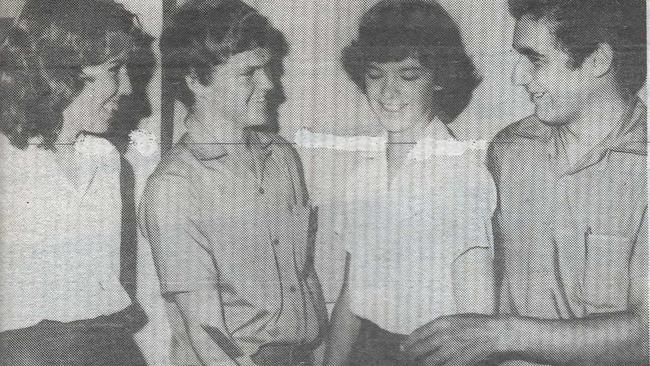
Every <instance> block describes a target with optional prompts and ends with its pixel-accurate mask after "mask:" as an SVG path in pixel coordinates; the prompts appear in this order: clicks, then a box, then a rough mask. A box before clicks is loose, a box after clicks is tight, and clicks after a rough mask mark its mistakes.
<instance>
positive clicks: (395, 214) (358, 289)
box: [326, 0, 496, 366]
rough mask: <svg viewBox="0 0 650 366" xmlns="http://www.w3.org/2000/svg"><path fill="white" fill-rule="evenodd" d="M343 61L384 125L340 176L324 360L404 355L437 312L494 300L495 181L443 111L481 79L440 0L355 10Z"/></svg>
mask: <svg viewBox="0 0 650 366" xmlns="http://www.w3.org/2000/svg"><path fill="white" fill-rule="evenodd" d="M343 65H344V67H345V69H346V71H347V72H348V75H349V76H350V78H351V79H352V80H353V81H354V82H355V84H356V85H357V86H358V87H359V89H360V90H361V91H362V92H363V93H364V94H365V96H366V98H367V100H368V103H369V104H370V107H371V108H372V110H373V112H374V114H375V115H376V117H377V121H378V123H379V124H380V125H381V127H382V129H383V130H384V138H383V142H384V144H383V148H382V149H380V151H377V152H376V153H373V154H369V156H367V157H363V158H362V159H361V162H360V165H359V167H358V171H357V173H356V174H353V175H352V177H353V179H352V180H351V181H350V182H349V183H348V184H347V185H346V197H345V204H344V214H343V215H341V217H343V218H344V219H343V220H341V221H342V222H341V224H339V225H337V226H338V233H339V235H340V238H341V240H342V241H343V243H344V245H345V248H346V251H347V258H346V265H345V277H344V285H343V288H342V290H341V294H340V296H339V299H338V301H337V303H336V306H335V308H334V313H333V317H332V323H331V326H330V334H329V344H328V348H327V352H326V362H327V363H328V364H329V365H373V366H377V365H406V364H409V365H411V364H417V361H416V363H410V362H411V361H408V360H406V359H405V356H403V354H402V352H401V351H400V342H402V341H403V340H404V339H405V335H407V334H409V333H411V332H413V331H414V330H416V329H417V328H419V327H420V326H422V325H424V324H426V323H427V322H428V321H430V320H433V319H435V318H437V317H440V316H444V315H450V314H457V313H465V312H473V313H490V312H492V311H493V304H494V295H493V280H492V254H491V253H492V251H491V248H492V243H491V226H490V218H491V215H492V212H493V210H494V207H495V204H496V203H495V201H496V198H495V197H496V193H495V188H494V184H493V182H492V179H491V177H490V174H489V173H488V171H487V169H486V168H485V167H484V165H483V159H482V157H481V154H480V151H477V150H476V149H471V148H468V146H470V145H468V144H467V143H464V142H462V141H458V140H457V139H456V138H455V137H454V135H453V133H452V132H451V130H450V129H449V128H448V127H447V125H448V123H450V122H451V121H453V119H454V118H455V117H456V116H457V115H458V114H459V113H460V112H462V110H463V109H464V108H465V107H466V105H467V104H468V102H469V100H470V98H471V95H472V91H473V90H474V88H475V87H476V86H477V85H478V83H479V78H478V77H477V76H476V70H475V68H474V65H473V63H472V61H471V59H470V58H469V56H468V55H467V53H466V52H465V49H464V46H463V43H462V39H461V35H460V32H459V29H458V26H457V25H456V24H455V23H454V21H453V20H452V18H451V17H450V16H449V15H448V14H447V13H446V11H445V10H444V9H443V8H442V7H441V6H440V5H439V4H437V3H435V2H432V1H422V0H404V1H396V0H385V1H382V2H380V3H379V4H377V5H375V6H374V7H372V8H371V9H370V10H369V11H368V12H367V13H365V15H364V16H363V17H362V19H361V22H360V26H359V37H358V39H357V40H355V41H353V42H352V43H351V44H350V45H349V46H348V47H347V48H346V49H345V50H344V51H343Z"/></svg>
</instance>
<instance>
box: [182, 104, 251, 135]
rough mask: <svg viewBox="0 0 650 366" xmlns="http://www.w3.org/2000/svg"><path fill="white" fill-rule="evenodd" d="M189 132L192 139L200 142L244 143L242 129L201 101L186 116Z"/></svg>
mask: <svg viewBox="0 0 650 366" xmlns="http://www.w3.org/2000/svg"><path fill="white" fill-rule="evenodd" d="M185 125H186V126H187V132H188V133H189V134H190V136H192V140H194V141H195V142H200V143H222V144H239V143H244V142H245V141H244V133H243V131H242V129H238V128H236V127H235V126H234V123H233V122H232V121H229V120H227V119H226V118H224V117H223V116H221V115H218V114H215V113H212V112H211V109H209V108H205V107H204V106H203V105H202V104H201V103H199V101H197V103H196V104H195V106H194V107H193V108H192V110H191V111H189V112H188V114H187V117H185Z"/></svg>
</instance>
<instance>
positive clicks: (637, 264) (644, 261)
mask: <svg viewBox="0 0 650 366" xmlns="http://www.w3.org/2000/svg"><path fill="white" fill-rule="evenodd" d="M647 210H648V207H646V208H645V213H644V214H643V217H642V218H641V226H640V227H639V232H638V234H637V237H636V242H635V244H634V251H633V252H632V258H631V261H630V278H631V280H632V281H646V280H647V278H648V216H647Z"/></svg>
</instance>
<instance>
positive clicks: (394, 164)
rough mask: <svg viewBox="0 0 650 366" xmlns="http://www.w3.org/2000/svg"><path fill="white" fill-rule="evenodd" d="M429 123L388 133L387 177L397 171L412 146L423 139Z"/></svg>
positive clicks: (415, 124) (423, 122)
mask: <svg viewBox="0 0 650 366" xmlns="http://www.w3.org/2000/svg"><path fill="white" fill-rule="evenodd" d="M429 123H431V121H422V122H420V123H414V124H413V125H412V126H411V127H410V128H408V129H405V130H401V131H388V137H387V141H386V142H387V144H386V159H387V164H388V172H389V175H391V176H392V175H393V173H395V172H397V171H398V170H399V167H401V166H402V164H403V163H404V160H405V159H406V157H407V156H408V153H409V152H410V151H411V150H412V149H413V145H415V143H416V142H417V141H418V140H419V139H421V138H422V137H424V132H425V130H426V128H427V126H428V125H429Z"/></svg>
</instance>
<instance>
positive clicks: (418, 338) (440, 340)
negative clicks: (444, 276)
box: [403, 314, 506, 366]
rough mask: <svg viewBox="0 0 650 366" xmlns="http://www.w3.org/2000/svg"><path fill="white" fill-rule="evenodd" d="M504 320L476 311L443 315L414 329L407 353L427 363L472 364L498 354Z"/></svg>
mask: <svg viewBox="0 0 650 366" xmlns="http://www.w3.org/2000/svg"><path fill="white" fill-rule="evenodd" d="M504 334H506V323H505V321H504V319H502V318H499V317H495V316H489V315H477V314H462V315H453V316H444V317H440V318H438V319H436V320H434V321H432V322H430V323H429V324H427V325H425V326H423V327H421V328H419V329H417V330H416V331H414V332H413V333H412V334H411V335H410V336H409V337H408V339H407V340H406V342H404V344H403V347H404V352H405V353H406V354H407V355H408V356H409V357H410V358H411V359H418V360H420V361H421V364H423V365H426V366H470V365H477V364H480V363H482V362H484V361H488V360H490V359H492V358H494V357H496V356H497V355H498V353H499V349H500V348H499V337H503V335H504Z"/></svg>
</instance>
